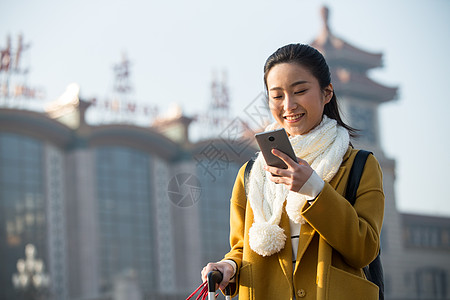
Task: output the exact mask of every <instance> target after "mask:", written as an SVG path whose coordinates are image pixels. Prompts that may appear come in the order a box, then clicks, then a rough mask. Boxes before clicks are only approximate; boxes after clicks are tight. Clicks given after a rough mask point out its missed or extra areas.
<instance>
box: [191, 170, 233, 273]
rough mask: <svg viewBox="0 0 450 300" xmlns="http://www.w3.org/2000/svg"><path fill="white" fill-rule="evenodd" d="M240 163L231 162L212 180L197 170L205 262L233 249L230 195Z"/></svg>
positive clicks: (218, 257)
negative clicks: (231, 247) (200, 190)
mask: <svg viewBox="0 0 450 300" xmlns="http://www.w3.org/2000/svg"><path fill="white" fill-rule="evenodd" d="M239 167H240V165H237V164H235V163H230V164H229V165H228V166H227V168H224V169H222V170H221V172H220V173H217V174H216V176H215V178H214V179H213V178H212V177H211V176H210V175H209V174H208V173H207V172H204V171H203V170H202V169H200V168H199V169H198V170H199V172H198V174H197V175H198V177H199V179H200V182H201V186H202V193H201V198H200V201H199V203H198V205H200V211H201V216H202V217H201V218H200V220H201V225H200V230H201V235H202V241H203V244H202V248H203V256H202V262H203V263H205V264H206V263H208V262H214V261H218V260H220V259H222V258H223V255H224V254H225V253H226V252H228V251H229V250H230V242H229V241H230V239H229V234H230V198H231V192H232V190H233V185H234V182H235V180H236V176H237V173H238V171H239Z"/></svg>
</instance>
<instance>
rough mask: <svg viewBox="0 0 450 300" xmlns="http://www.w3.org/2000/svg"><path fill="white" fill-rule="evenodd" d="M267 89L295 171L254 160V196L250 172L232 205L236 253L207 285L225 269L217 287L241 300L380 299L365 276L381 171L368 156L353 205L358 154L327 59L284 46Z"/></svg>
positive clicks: (239, 182) (215, 266) (267, 73)
mask: <svg viewBox="0 0 450 300" xmlns="http://www.w3.org/2000/svg"><path fill="white" fill-rule="evenodd" d="M264 83H265V87H266V91H267V94H268V101H269V107H270V110H271V112H272V115H273V117H274V118H275V122H274V123H273V124H271V125H269V126H268V127H267V128H266V130H273V129H276V128H284V129H285V130H286V131H287V133H288V135H289V139H290V141H291V144H292V147H293V148H294V151H295V154H296V156H297V157H298V163H296V162H294V161H293V160H292V159H290V158H289V157H288V156H287V155H286V154H284V153H282V152H280V151H277V150H273V153H274V154H275V155H277V156H279V157H280V158H281V159H282V160H284V162H285V163H286V164H287V165H288V168H287V169H279V168H276V167H270V166H267V165H266V163H265V161H264V158H263V157H262V155H261V154H258V156H257V158H256V160H255V162H254V164H253V166H252V169H251V172H250V175H249V178H248V183H246V184H248V193H246V191H245V185H244V172H245V168H246V165H244V166H243V167H242V168H241V169H240V171H239V173H238V176H237V179H236V183H235V185H234V188H233V193H232V197H231V204H230V209H231V210H230V212H231V215H230V244H231V250H230V251H229V252H228V253H227V254H226V255H225V257H224V259H223V260H222V261H220V262H217V263H209V264H208V265H207V266H206V267H205V268H204V269H203V270H202V279H203V280H206V274H207V273H208V272H209V271H211V270H219V271H221V272H222V273H223V280H222V282H221V283H220V286H219V288H221V289H223V288H224V287H225V286H226V285H228V284H229V283H230V282H235V283H236V285H235V288H234V294H235V295H236V294H237V293H239V299H257V300H262V299H280V300H284V299H321V300H325V299H333V300H340V299H346V300H347V299H353V300H354V299H364V300H367V299H378V287H377V286H376V285H374V284H372V283H371V282H369V281H368V280H366V279H365V276H364V273H363V271H362V268H363V267H364V266H366V265H368V264H369V263H370V262H371V261H372V260H373V259H374V258H375V257H376V256H377V254H378V251H379V247H380V232H381V226H382V222H383V213H384V193H383V187H382V173H381V169H380V166H379V164H378V162H377V160H376V158H375V157H374V156H373V155H370V156H369V158H368V160H367V162H366V165H365V168H364V172H363V174H362V177H361V180H360V185H359V189H358V193H357V198H356V202H355V205H354V206H352V205H351V204H350V203H349V202H348V201H347V200H346V199H345V198H344V196H343V195H344V193H345V189H346V186H347V181H348V177H349V171H350V168H351V166H352V164H353V161H354V159H355V156H356V153H357V152H358V151H357V150H355V149H353V147H352V146H351V143H350V137H351V136H354V132H355V131H354V129H353V128H351V127H349V126H348V125H346V124H345V123H344V122H343V121H342V119H341V117H340V114H339V109H338V104H337V98H336V95H335V93H334V90H333V85H332V84H331V76H330V71H329V67H328V65H327V63H326V61H325V59H324V57H323V56H322V54H320V52H318V51H317V50H316V49H314V48H312V47H311V46H308V45H304V44H292V45H287V46H284V47H282V48H280V49H278V50H277V51H276V52H275V53H273V54H272V55H271V56H270V57H269V58H268V59H267V61H266V64H265V66H264ZM271 174H275V175H277V176H272V175H271ZM288 237H290V238H288Z"/></svg>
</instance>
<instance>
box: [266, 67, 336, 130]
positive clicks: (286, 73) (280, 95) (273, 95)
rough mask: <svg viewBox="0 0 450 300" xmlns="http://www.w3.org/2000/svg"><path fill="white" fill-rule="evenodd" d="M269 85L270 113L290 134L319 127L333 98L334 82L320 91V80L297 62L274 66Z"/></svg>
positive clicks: (269, 76) (269, 74)
mask: <svg viewBox="0 0 450 300" xmlns="http://www.w3.org/2000/svg"><path fill="white" fill-rule="evenodd" d="M266 83H267V91H268V94H269V107H270V111H271V112H272V115H273V116H274V118H275V120H276V121H277V122H278V124H280V125H281V126H282V127H283V128H284V129H285V130H286V131H287V132H288V133H289V134H290V135H302V134H306V133H308V132H310V131H311V130H312V129H313V128H314V127H316V126H317V125H319V124H320V122H321V121H322V115H323V109H324V106H325V104H327V103H328V102H330V100H331V97H332V96H333V86H332V85H331V83H330V84H329V85H327V86H326V87H325V88H323V89H321V88H320V85H319V82H318V80H317V78H316V77H314V76H313V75H312V74H311V73H310V71H309V70H308V69H307V68H305V67H303V66H302V65H300V64H297V63H280V64H277V65H275V66H273V67H272V69H271V70H270V71H269V72H268V73H267V81H266Z"/></svg>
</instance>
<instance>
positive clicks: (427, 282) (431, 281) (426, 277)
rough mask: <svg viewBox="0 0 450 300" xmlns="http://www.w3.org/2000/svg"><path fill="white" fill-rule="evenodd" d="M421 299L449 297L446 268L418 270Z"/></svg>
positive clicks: (418, 286) (417, 277)
mask: <svg viewBox="0 0 450 300" xmlns="http://www.w3.org/2000/svg"><path fill="white" fill-rule="evenodd" d="M416 279H417V281H416V282H417V285H416V286H417V295H418V296H419V299H447V290H446V282H447V276H446V273H445V271H444V270H440V269H437V268H424V269H419V270H417V272H416Z"/></svg>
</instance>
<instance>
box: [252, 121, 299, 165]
mask: <svg viewBox="0 0 450 300" xmlns="http://www.w3.org/2000/svg"><path fill="white" fill-rule="evenodd" d="M255 138H256V141H257V142H258V145H259V148H260V149H261V152H262V154H263V156H264V159H265V160H266V163H267V165H269V166H272V167H277V168H281V169H287V167H288V166H287V165H286V163H285V162H284V161H283V160H282V159H281V158H279V157H278V156H276V155H274V154H273V153H272V149H277V150H279V151H281V152H283V153H285V154H286V155H288V156H289V157H290V158H291V159H292V160H293V161H295V162H297V157H296V156H295V153H294V149H292V145H291V142H290V141H289V138H288V136H287V133H286V131H285V130H284V128H282V129H276V130H272V131H266V132H261V133H257V134H255Z"/></svg>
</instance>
